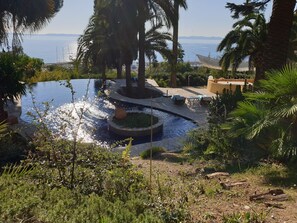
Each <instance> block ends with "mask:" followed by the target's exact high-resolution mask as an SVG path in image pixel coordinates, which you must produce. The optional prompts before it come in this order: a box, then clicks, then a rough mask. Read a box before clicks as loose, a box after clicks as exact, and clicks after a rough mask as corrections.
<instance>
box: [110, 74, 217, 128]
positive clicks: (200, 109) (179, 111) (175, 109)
mask: <svg viewBox="0 0 297 223" xmlns="http://www.w3.org/2000/svg"><path fill="white" fill-rule="evenodd" d="M123 86H125V80H122V79H121V80H119V79H118V80H116V81H115V82H114V83H112V84H111V86H110V87H109V89H108V90H106V91H105V92H106V94H107V95H108V96H109V97H110V98H111V99H114V100H118V101H122V102H128V103H133V104H136V105H142V106H146V107H153V108H156V109H159V110H162V111H166V112H170V113H172V114H176V115H179V116H181V117H184V118H186V119H189V120H192V121H193V122H195V123H196V124H198V125H199V126H204V125H206V124H207V113H208V108H207V106H201V105H199V104H197V106H190V105H189V104H188V103H185V104H184V105H175V104H174V103H173V101H172V100H171V98H170V95H181V96H183V97H185V98H191V97H197V96H198V95H204V96H206V97H209V98H211V97H213V96H215V94H213V93H211V92H209V91H207V90H206V89H205V88H195V87H183V88H162V87H159V86H158V84H157V83H156V82H155V81H154V80H151V79H148V80H146V87H148V88H152V89H155V90H160V91H161V92H163V94H164V95H165V97H158V98H152V99H134V98H128V97H125V96H123V95H120V94H119V93H118V92H117V90H118V89H119V88H120V87H123ZM166 95H168V96H169V97H166Z"/></svg>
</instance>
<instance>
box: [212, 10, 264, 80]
mask: <svg viewBox="0 0 297 223" xmlns="http://www.w3.org/2000/svg"><path fill="white" fill-rule="evenodd" d="M267 30H268V29H267V25H266V20H265V17H264V15H263V14H249V15H247V16H245V17H244V18H243V19H241V20H239V21H237V22H235V23H234V24H233V30H231V31H230V32H229V33H228V34H227V35H226V36H225V38H224V39H223V40H222V41H221V43H220V44H219V46H218V49H217V50H218V51H223V52H224V53H223V56H222V58H221V59H220V65H221V66H222V68H223V70H225V71H226V70H228V68H229V67H230V66H231V67H232V70H233V72H235V71H236V70H237V68H238V67H239V65H240V63H241V62H243V61H244V60H245V59H246V58H247V57H248V58H249V66H250V68H252V67H255V68H256V79H257V80H258V79H260V77H258V76H257V74H258V72H259V70H263V64H262V61H263V53H264V43H265V40H266V37H267Z"/></svg>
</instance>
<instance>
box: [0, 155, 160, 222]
mask: <svg viewBox="0 0 297 223" xmlns="http://www.w3.org/2000/svg"><path fill="white" fill-rule="evenodd" d="M98 152H99V153H101V155H100V156H99V157H101V158H103V159H101V161H103V163H102V164H101V163H100V162H99V160H98V163H94V164H93V165H92V164H91V163H89V167H87V168H86V169H84V171H83V172H82V173H84V174H85V175H87V174H88V176H87V177H85V178H84V179H83V181H84V182H82V183H84V184H85V186H86V187H85V190H81V189H82V188H81V187H78V188H75V189H72V190H70V189H69V188H66V187H63V186H57V185H55V184H54V183H53V182H52V181H51V178H44V177H48V175H49V174H48V173H47V171H49V172H52V171H51V168H48V169H46V168H44V167H42V166H32V165H31V167H30V166H24V167H23V166H11V167H8V168H7V170H6V171H5V172H4V173H3V174H2V175H1V177H0V186H1V188H2V190H1V191H0V194H1V196H0V201H1V208H0V218H1V220H3V221H5V222H15V221H16V219H18V220H23V221H25V220H28V219H30V220H35V221H42V222H43V221H45V222H60V221H61V220H62V219H63V222H82V221H84V222H97V221H99V222H119V223H120V222H164V221H163V220H162V218H161V217H160V216H158V215H156V213H155V211H154V209H153V208H150V207H149V206H148V205H147V204H148V203H149V199H148V196H147V193H145V188H143V183H144V181H143V180H141V181H137V182H136V181H135V179H136V177H137V176H138V174H136V172H135V171H133V170H132V169H131V167H129V165H128V166H126V167H120V166H118V165H117V163H118V164H119V163H121V160H120V158H119V156H115V155H112V154H110V152H104V151H100V150H98ZM108 164H112V166H111V167H110V168H108V169H106V170H105V168H106V167H107V166H108ZM95 165H97V166H95ZM101 165H102V166H101ZM28 167H29V168H28ZM94 167H96V169H97V171H93V170H92V169H93V168H94ZM124 169H125V170H124ZM98 170H101V171H98ZM93 174H95V176H92V175H93ZM42 175H43V177H42V178H41V176H42ZM98 184H102V185H103V189H102V190H101V191H100V193H96V192H92V191H95V190H93V187H96V186H97V185H98ZM87 188H88V190H87ZM126 190H129V192H128V194H126ZM8 191H9V192H8Z"/></svg>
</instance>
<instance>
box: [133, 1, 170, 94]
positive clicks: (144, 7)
mask: <svg viewBox="0 0 297 223" xmlns="http://www.w3.org/2000/svg"><path fill="white" fill-rule="evenodd" d="M136 2H137V3H136V4H137V9H138V38H139V39H138V44H139V45H138V47H139V48H138V50H139V58H138V60H139V67H138V89H139V93H140V94H144V89H145V33H146V32H145V23H146V21H148V20H149V19H153V20H152V22H153V23H154V22H155V23H156V22H157V23H158V22H159V21H163V22H164V23H165V24H166V25H167V26H170V24H171V21H170V18H173V9H172V6H171V4H170V1H169V0H136ZM152 15H154V16H152Z"/></svg>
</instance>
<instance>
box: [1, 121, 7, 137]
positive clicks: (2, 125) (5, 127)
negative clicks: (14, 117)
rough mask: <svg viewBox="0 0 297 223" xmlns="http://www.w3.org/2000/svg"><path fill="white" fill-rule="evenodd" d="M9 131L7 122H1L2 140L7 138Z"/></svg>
mask: <svg viewBox="0 0 297 223" xmlns="http://www.w3.org/2000/svg"><path fill="white" fill-rule="evenodd" d="M6 129H7V124H6V123H5V122H0V140H1V139H2V138H3V137H4V136H5V133H6Z"/></svg>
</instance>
